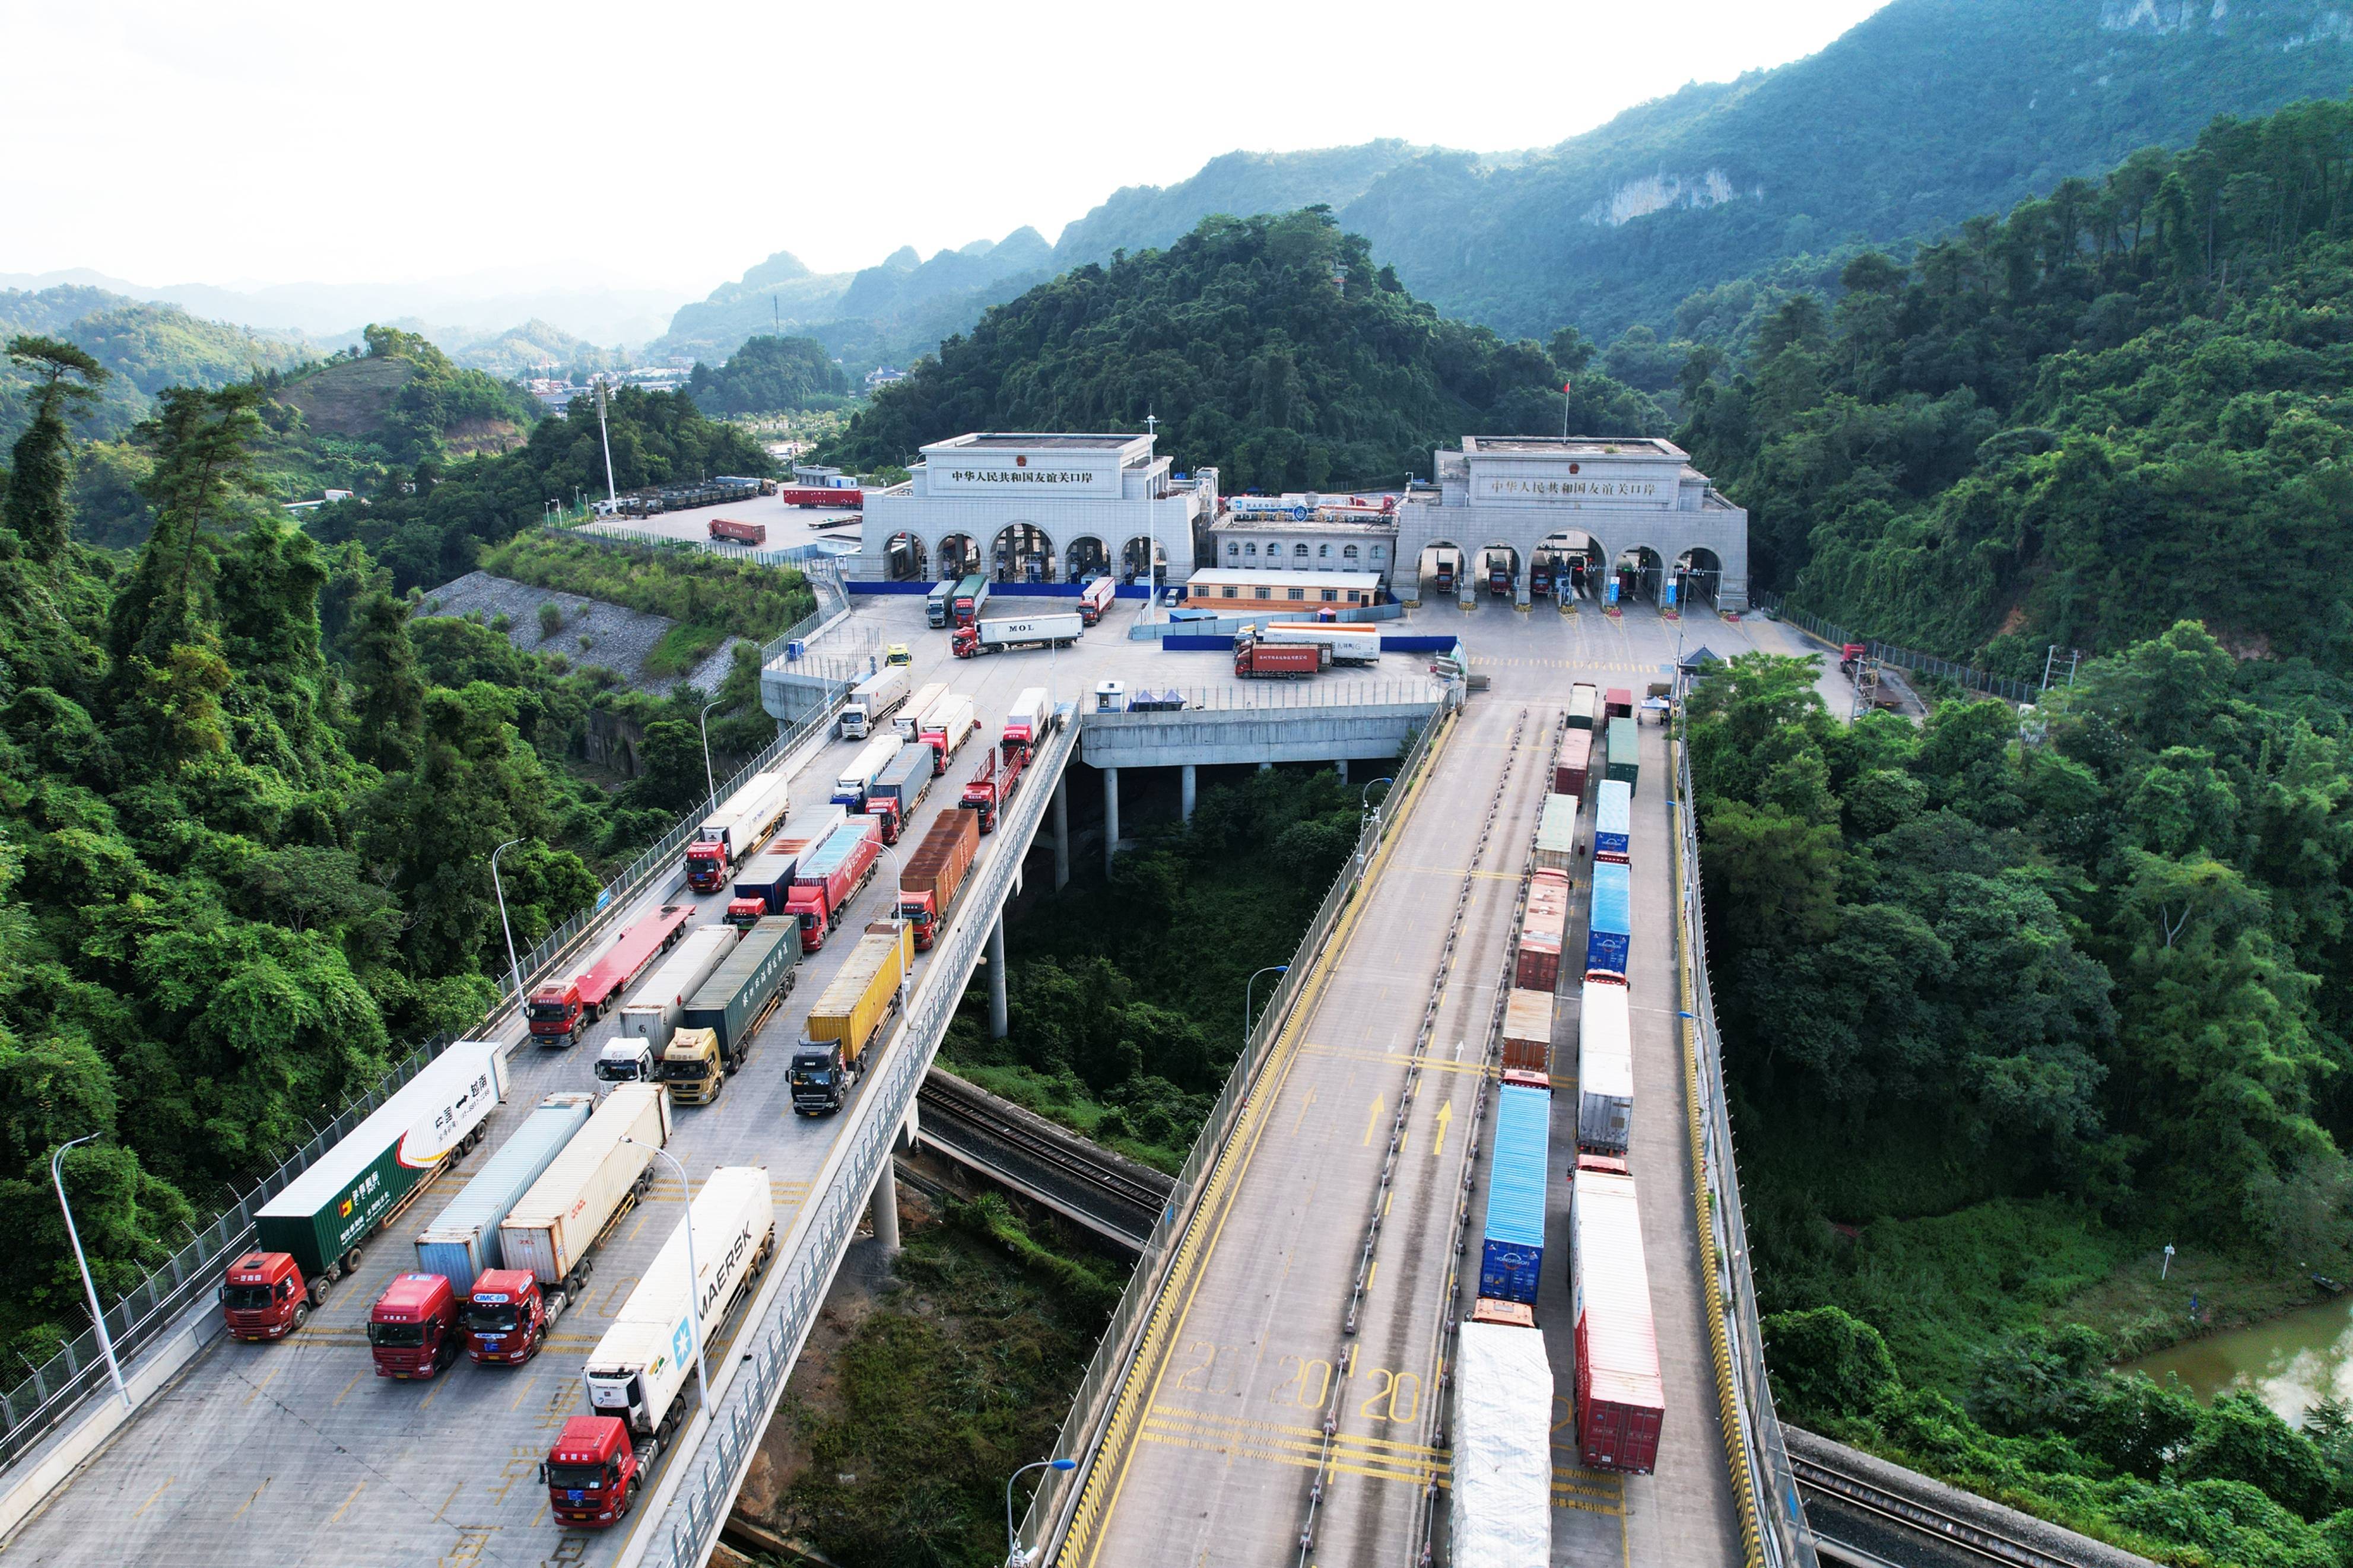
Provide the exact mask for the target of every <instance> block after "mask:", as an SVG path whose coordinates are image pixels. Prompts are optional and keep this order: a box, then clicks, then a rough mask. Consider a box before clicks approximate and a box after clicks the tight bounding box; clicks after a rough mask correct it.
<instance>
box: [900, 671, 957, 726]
mask: <svg viewBox="0 0 2353 1568" xmlns="http://www.w3.org/2000/svg"><path fill="white" fill-rule="evenodd" d="M947 694H948V684H947V682H946V681H944V680H934V681H933V682H932V683H931V684H930V685H928V686H926V687H924V688H923V689H922V690H921V691H918V692H916V693H915V694H914V695H913V697H910V698H908V699H907V705H906V706H905V707H904V708H902V709H900V710H898V711H897V712H896V713H893V714H892V715H891V728H892V729H893V730H896V731H899V739H901V740H902V741H912V740H913V739H914V738H915V731H916V730H917V729H919V728H921V727H922V725H923V715H924V714H926V713H928V712H930V711H931V710H933V708H934V707H935V706H937V704H938V702H939V700H940V699H941V698H943V697H945V696H946V695H947Z"/></svg>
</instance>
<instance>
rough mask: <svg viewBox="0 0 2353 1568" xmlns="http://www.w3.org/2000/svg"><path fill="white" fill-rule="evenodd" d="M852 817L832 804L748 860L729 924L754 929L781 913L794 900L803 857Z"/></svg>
mask: <svg viewBox="0 0 2353 1568" xmlns="http://www.w3.org/2000/svg"><path fill="white" fill-rule="evenodd" d="M847 821H849V813H848V812H846V811H844V810H842V809H841V807H839V806H838V805H831V804H828V805H825V806H824V807H822V808H821V809H819V810H818V811H816V812H814V813H810V814H805V815H804V816H801V817H800V818H798V819H797V820H795V821H793V822H791V823H788V824H786V827H785V830H784V832H782V833H781V834H778V835H777V836H776V839H775V840H774V841H773V842H771V843H770V844H769V846H768V847H766V848H765V849H763V850H761V851H760V853H759V854H757V855H755V856H754V857H753V858H751V859H750V860H748V861H746V862H745V863H744V869H743V870H742V871H741V872H739V873H738V874H737V875H736V878H735V886H734V888H733V889H732V891H733V894H734V897H733V899H732V900H729V902H728V905H727V923H728V924H729V925H732V926H733V927H734V928H735V929H736V930H738V931H750V930H751V929H752V928H753V927H754V926H755V925H757V924H758V923H759V922H760V921H761V920H762V919H763V918H764V917H765V916H768V915H780V914H783V913H784V912H785V906H786V904H787V903H789V902H790V901H791V900H792V892H793V874H794V873H795V872H797V871H798V870H799V869H800V863H801V857H802V856H804V855H806V854H807V853H808V852H809V850H810V848H811V847H814V846H816V845H818V844H820V843H823V842H824V840H825V838H826V836H827V835H828V834H829V833H831V832H832V831H833V830H834V829H835V828H837V827H839V826H841V825H842V824H843V823H845V822H847Z"/></svg>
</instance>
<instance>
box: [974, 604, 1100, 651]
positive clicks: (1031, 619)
mask: <svg viewBox="0 0 2353 1568" xmlns="http://www.w3.org/2000/svg"><path fill="white" fill-rule="evenodd" d="M1085 630H1086V622H1085V621H1084V620H1082V619H1081V618H1080V616H1079V613H1078V612H1077V611H1076V610H1066V611H1062V612H1060V613H1059V614H1054V615H1045V616H1006V617H1004V618H1002V619H999V620H993V621H976V622H975V623H974V624H973V625H971V626H958V627H957V628H956V629H955V634H954V635H953V636H952V637H949V639H948V651H949V652H950V653H953V654H955V656H956V657H957V658H979V657H980V656H981V655H983V654H988V653H1010V652H1012V651H1013V650H1014V649H1015V648H1023V647H1070V646H1071V644H1072V643H1074V642H1076V641H1078V640H1079V637H1080V634H1081V633H1082V632H1084V631H1085Z"/></svg>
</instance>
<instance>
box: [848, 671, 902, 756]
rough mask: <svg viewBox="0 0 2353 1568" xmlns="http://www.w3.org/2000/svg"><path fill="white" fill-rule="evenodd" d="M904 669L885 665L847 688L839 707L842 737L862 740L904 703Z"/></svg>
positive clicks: (850, 739)
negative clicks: (846, 694) (844, 697)
mask: <svg viewBox="0 0 2353 1568" xmlns="http://www.w3.org/2000/svg"><path fill="white" fill-rule="evenodd" d="M907 685H908V683H907V667H906V666H905V665H902V664H893V665H887V666H885V667H884V668H881V669H878V670H876V671H875V672H874V673H873V674H871V675H870V676H868V677H867V678H866V679H863V680H861V681H860V682H859V683H858V684H857V685H855V686H853V687H851V688H850V689H849V697H847V698H846V699H844V700H843V701H842V704H841V738H842V739H843V740H845V741H862V740H864V739H865V738H866V737H867V736H869V735H871V734H872V733H873V732H874V731H875V729H876V727H877V726H878V725H880V724H881V722H882V721H883V720H885V719H887V718H889V717H890V716H891V714H892V712H894V711H895V710H897V709H898V708H899V707H900V705H901V704H902V703H904V702H905V701H906V700H907Z"/></svg>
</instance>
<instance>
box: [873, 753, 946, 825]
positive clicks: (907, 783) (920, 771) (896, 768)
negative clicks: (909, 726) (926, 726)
mask: <svg viewBox="0 0 2353 1568" xmlns="http://www.w3.org/2000/svg"><path fill="white" fill-rule="evenodd" d="M931 787H932V757H931V748H929V747H928V746H908V745H902V746H901V747H900V748H899V751H898V754H897V755H895V756H893V757H892V759H891V760H890V761H889V762H887V763H883V764H882V771H881V773H876V774H875V775H874V782H873V784H871V785H869V786H868V787H867V791H866V798H867V800H868V802H869V804H871V803H872V802H873V801H875V800H877V799H888V800H891V801H892V802H894V803H895V804H896V805H897V806H898V808H899V826H900V831H901V832H902V833H904V832H905V831H906V819H907V814H908V813H909V812H911V811H913V810H914V809H915V803H916V802H917V801H919V800H921V799H923V795H924V792H925V791H927V790H929V789H930V788H931Z"/></svg>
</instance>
